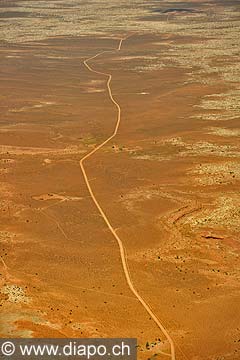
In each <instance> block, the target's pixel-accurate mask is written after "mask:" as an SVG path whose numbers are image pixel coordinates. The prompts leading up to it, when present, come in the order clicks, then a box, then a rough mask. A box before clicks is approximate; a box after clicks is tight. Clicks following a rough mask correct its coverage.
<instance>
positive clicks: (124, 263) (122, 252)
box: [79, 36, 176, 360]
mask: <svg viewBox="0 0 240 360" xmlns="http://www.w3.org/2000/svg"><path fill="white" fill-rule="evenodd" d="M127 38H129V36H127V37H125V38H121V39H120V40H119V45H118V47H117V48H116V49H115V51H120V50H121V48H122V44H123V41H124V40H126V39H127ZM112 51H114V50H105V51H101V52H99V53H98V54H96V55H94V56H91V57H89V58H88V59H86V60H85V61H84V65H85V66H86V68H87V69H88V70H89V71H91V72H92V73H95V74H99V75H103V76H106V77H107V78H108V80H107V89H108V94H109V98H110V100H111V102H112V103H113V104H114V106H115V107H116V108H117V121H116V124H115V128H114V130H113V133H112V135H110V136H109V137H108V138H107V139H106V140H105V141H103V142H102V143H101V144H99V145H98V146H96V147H95V148H94V149H93V150H92V151H90V152H89V153H88V154H87V155H85V156H84V157H83V158H82V159H81V160H80V162H79V164H80V168H81V170H82V173H83V177H84V180H85V183H86V186H87V188H88V191H89V194H90V196H91V198H92V200H93V202H94V203H95V205H96V207H97V209H98V211H99V213H100V214H101V216H102V218H103V220H104V221H105V223H106V225H107V227H108V229H109V230H110V231H111V233H112V235H113V236H114V238H115V239H116V241H117V243H118V247H119V251H120V256H121V262H122V267H123V271H124V275H125V278H126V281H127V284H128V286H129V288H130V290H131V291H132V293H133V294H134V296H135V297H136V298H137V299H138V300H139V302H140V303H141V304H142V306H143V307H144V309H145V310H146V311H147V313H148V314H149V315H150V316H151V318H152V319H153V320H154V322H155V324H156V325H157V326H158V328H159V329H160V330H161V331H162V333H163V334H164V335H165V337H166V338H167V340H168V342H169V344H170V349H171V354H169V355H170V357H171V360H175V359H176V356H175V346H174V343H173V340H172V338H171V337H170V335H169V334H168V332H167V330H166V329H165V327H164V326H163V324H162V323H161V322H160V320H159V319H158V317H157V316H156V315H155V313H154V312H153V310H152V309H151V307H150V306H149V305H148V304H147V302H146V301H145V300H144V299H143V298H142V296H141V295H140V294H139V293H138V292H137V290H136V289H135V287H134V285H133V282H132V280H131V275H130V271H129V267H128V263H127V258H126V253H125V250H124V246H123V243H122V240H121V239H120V238H119V236H118V235H117V233H116V231H115V230H114V228H113V227H112V225H111V223H110V220H109V219H108V217H107V215H106V214H105V212H104V211H103V209H102V207H101V205H100V204H99V202H98V200H97V199H96V197H95V195H94V192H93V190H92V188H91V185H90V183H89V178H88V175H87V173H86V170H85V167H84V162H86V160H87V159H88V158H90V157H91V156H92V155H93V154H94V153H95V152H97V151H98V150H100V149H101V148H102V147H103V146H104V145H105V144H107V143H108V142H109V141H111V140H112V139H113V138H114V137H115V136H116V135H117V132H118V129H119V125H120V122H121V107H120V105H119V104H118V103H117V101H116V100H115V99H114V97H113V95H112V90H111V86H110V84H111V81H112V75H111V74H108V73H104V72H100V71H97V70H94V69H93V68H92V67H91V66H90V65H89V64H88V62H89V61H90V60H93V59H96V58H97V57H98V56H100V55H102V54H104V53H108V52H112Z"/></svg>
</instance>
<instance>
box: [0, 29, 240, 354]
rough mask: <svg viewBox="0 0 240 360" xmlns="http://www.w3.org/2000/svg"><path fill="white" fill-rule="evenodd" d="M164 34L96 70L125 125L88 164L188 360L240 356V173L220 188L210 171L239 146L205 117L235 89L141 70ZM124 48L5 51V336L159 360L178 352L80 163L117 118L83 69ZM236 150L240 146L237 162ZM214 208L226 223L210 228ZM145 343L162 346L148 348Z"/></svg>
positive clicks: (178, 72) (50, 45)
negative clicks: (206, 108)
mask: <svg viewBox="0 0 240 360" xmlns="http://www.w3.org/2000/svg"><path fill="white" fill-rule="evenodd" d="M169 38H171V36H170V35H169ZM163 39H164V37H163V38H162V39H160V37H154V36H153V35H135V36H133V37H132V38H130V39H129V40H127V41H126V42H125V43H124V44H123V48H122V50H121V53H111V54H105V55H102V56H101V57H99V58H98V59H96V60H94V62H92V66H93V67H94V68H96V69H99V71H105V72H110V73H112V75H113V82H112V89H113V94H114V96H115V98H116V99H117V101H118V102H119V104H120V105H121V107H122V123H121V126H120V129H119V134H118V136H117V137H116V139H115V141H114V142H112V143H111V144H109V145H107V146H105V148H104V149H102V150H101V151H99V153H97V154H95V155H94V156H93V157H92V158H91V159H89V160H88V163H86V164H87V165H86V170H87V172H88V174H89V177H90V179H91V184H92V187H93V189H94V191H95V194H96V196H97V198H98V200H99V202H100V203H101V204H102V206H103V209H104V210H105V211H106V214H107V215H108V216H109V218H110V219H111V222H112V224H113V226H114V228H116V229H117V232H118V234H119V236H120V237H121V239H122V241H123V243H124V246H125V248H126V252H127V257H128V262H129V267H130V272H131V276H132V279H133V282H134V284H135V286H136V288H137V289H138V291H139V293H140V294H141V295H142V296H143V298H144V299H145V300H146V301H147V302H148V303H149V304H150V305H151V307H152V308H153V310H154V311H155V312H156V314H157V315H158V316H159V318H160V319H161V321H162V322H163V324H164V325H165V327H166V328H167V330H168V331H169V334H170V335H171V337H172V338H173V340H174V343H175V346H176V354H177V359H178V360H180V359H193V360H203V359H204V360H208V359H209V360H210V359H211V360H213V359H229V360H234V359H239V356H240V348H239V327H238V326H239V320H240V313H239V300H240V299H239V282H238V280H239V267H238V265H239V262H238V254H239V226H238V227H237V226H235V225H236V221H237V220H239V210H238V214H236V213H234V214H233V215H232V216H231V214H230V215H229V211H233V212H234V210H236V208H234V207H233V206H232V205H231V204H232V203H231V204H230V205H229V204H225V202H224V200H223V203H221V204H222V205H221V206H222V207H221V206H220V205H219V206H220V207H219V206H218V201H220V200H219V199H221V198H222V197H224V196H226V197H228V199H230V200H231V199H232V202H233V203H234V204H235V205H236V207H237V206H238V207H239V202H238V203H237V201H239V197H238V190H239V177H238V175H237V174H236V176H235V175H234V174H232V173H230V174H229V176H228V177H227V180H226V176H227V175H226V174H225V175H223V176H225V178H224V180H223V181H221V174H220V175H219V176H220V180H219V181H218V182H217V183H213V184H208V183H206V182H207V181H208V180H209V178H210V177H214V176H215V175H211V174H208V173H207V174H205V175H204V174H200V175H199V174H197V173H196V171H195V170H196V169H198V167H199V166H200V167H201V166H203V165H204V166H206V164H209V163H214V164H217V166H218V164H222V163H224V164H226V163H228V162H232V161H234V162H238V165H239V154H240V149H239V141H238V140H239V138H238V137H234V136H232V137H221V136H217V135H214V134H212V133H209V132H207V131H206V128H209V127H211V126H213V123H212V122H210V121H207V120H201V119H199V118H194V117H193V116H194V115H197V114H198V113H199V112H200V110H199V109H198V108H197V107H194V105H197V104H199V103H200V99H201V98H202V97H203V96H205V95H208V94H211V93H221V92H224V91H225V90H226V85H225V84H224V82H223V83H222V85H218V87H216V86H214V85H203V84H199V83H194V82H193V83H185V82H186V80H187V74H186V73H187V70H184V69H182V68H181V69H180V68H178V67H170V65H169V67H165V68H164V69H159V70H155V71H154V72H152V71H148V72H136V71H133V70H132V69H131V66H130V65H132V64H133V65H134V66H137V65H139V66H140V65H141V59H139V58H134V53H135V52H136V53H137V52H142V53H144V52H146V54H148V52H150V51H154V49H155V47H154V42H156V41H159V40H163ZM172 40H174V39H172ZM175 41H179V42H181V41H183V39H181V38H179V39H175ZM116 46H117V41H116V40H114V39H111V40H110V39H100V38H84V37H82V38H81V37H80V38H71V39H68V38H64V37H63V38H57V39H51V40H45V41H42V42H38V43H29V44H22V45H18V47H17V50H18V52H19V54H21V58H20V59H19V58H14V57H13V58H5V57H4V56H2V57H1V63H0V66H1V71H2V73H3V74H2V82H1V104H2V111H1V127H0V144H1V146H0V165H1V169H0V171H1V183H0V186H1V188H0V190H1V207H0V224H1V233H0V237H1V238H0V241H1V242H0V246H1V259H2V263H1V266H2V270H1V300H2V302H1V315H0V317H1V324H0V333H1V337H24V336H27V337H66V336H67V337H70V336H72V337H98V336H99V337H137V338H138V341H139V345H140V348H139V357H140V358H142V359H147V358H150V357H151V356H152V355H154V354H155V353H157V352H158V350H159V349H160V350H162V351H169V346H168V343H167V342H166V340H165V338H164V336H163V334H162V333H160V332H159V330H158V329H157V327H156V325H155V323H154V322H153V321H152V319H151V318H149V316H148V315H147V314H146V312H145V310H144V309H143V308H142V306H141V305H140V304H139V303H138V301H137V300H136V299H135V298H134V297H133V294H132V293H131V292H130V290H129V289H128V286H127V284H126V281H125V278H124V276H123V272H122V268H121V262H120V257H119V251H118V247H117V244H116V242H115V240H114V239H113V238H112V236H111V234H110V233H109V231H108V230H107V229H106V226H105V224H104V222H103V220H102V218H101V217H100V216H99V214H98V212H97V210H96V208H95V207H94V204H93V202H92V201H91V198H90V196H89V194H88V192H87V189H86V186H85V184H84V181H83V177H82V174H81V171H80V168H79V160H80V159H81V157H82V156H83V154H85V153H86V152H87V151H90V150H91V149H92V148H93V147H94V146H95V145H96V144H98V143H100V142H101V141H102V140H104V139H105V138H107V137H108V136H109V135H110V134H111V132H112V129H113V128H114V124H115V119H116V109H115V108H114V107H113V105H112V103H111V102H110V100H109V98H108V94H107V92H106V83H105V81H106V78H105V77H103V76H101V75H95V76H94V74H92V73H90V72H89V71H88V70H87V69H86V68H85V67H84V65H83V60H84V59H85V58H88V57H90V56H91V55H94V54H96V53H98V52H100V51H101V50H104V49H109V48H111V47H113V48H114V47H116ZM13 50H14V51H15V50H16V45H9V46H8V47H7V48H4V47H3V48H2V49H1V54H2V55H3V54H6V53H7V54H9V53H11V51H13ZM160 50H161V48H160ZM69 53H71V56H70V57H68V55H69ZM46 54H47V55H48V56H52V55H54V58H47V57H44V56H45V55H46ZM126 56H132V57H133V58H132V59H129V60H128V61H126V60H124V57H126ZM122 57H123V58H122ZM141 93H145V94H141ZM238 121H239V119H234V120H229V121H228V125H227V126H228V128H233V129H236V127H237V126H238ZM216 125H218V126H221V125H222V124H221V123H220V122H219V123H218V122H214V126H216ZM224 126H225V124H224ZM199 141H200V142H201V141H202V142H205V143H214V144H215V147H214V149H212V148H211V147H210V149H208V145H204V146H205V147H204V151H203V148H202V147H201V146H200V147H198V146H195V147H194V145H193V144H196V143H198V142H199ZM186 144H190V145H189V146H186ZM223 145H224V146H227V147H228V146H229V147H231V148H232V147H233V148H234V150H232V151H233V152H234V154H235V155H234V158H233V155H231V154H230V155H229V151H228V148H226V147H224V148H221V146H223ZM219 147H220V150H219ZM206 148H207V150H206ZM202 151H203V152H202ZM219 152H220V154H219ZM200 164H201V165H200ZM194 169H195V170H194ZM233 175H234V176H233ZM204 176H205V178H204V179H205V184H202V183H201V181H200V180H199V179H201V178H202V177H204ZM231 206H232V207H231ZM232 208H233V209H232ZM217 209H218V210H217ZM229 209H230V210H229ZM214 211H215V212H216V211H218V212H216V217H217V216H219V219H220V220H219V219H217V220H216V219H215V220H216V224H215V223H214V219H213V220H205V222H204V219H208V218H209V216H211V214H214ZM221 211H222V212H224V211H225V212H224V214H225V215H221ZM226 212H227V215H226ZM228 215H229V216H228ZM221 216H222V217H221ZM224 216H225V217H224ZM237 216H238V218H237ZM199 219H200V220H201V221H202V222H201V224H200V225H199V224H196V221H198V220H199ZM234 219H235V220H236V221H235V220H234ZM200 220H199V221H200ZM238 224H239V223H238ZM159 339H160V340H159ZM146 342H149V343H154V344H155V343H156V342H157V345H153V347H152V348H151V350H147V349H146ZM158 358H162V359H167V358H168V357H167V356H164V355H158Z"/></svg>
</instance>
